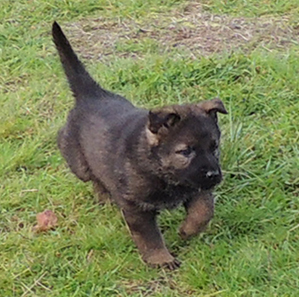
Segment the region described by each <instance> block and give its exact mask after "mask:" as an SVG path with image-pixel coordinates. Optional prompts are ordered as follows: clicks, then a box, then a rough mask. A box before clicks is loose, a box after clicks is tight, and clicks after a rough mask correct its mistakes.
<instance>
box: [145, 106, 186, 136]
mask: <svg viewBox="0 0 299 297" xmlns="http://www.w3.org/2000/svg"><path fill="white" fill-rule="evenodd" d="M180 119H181V117H180V115H179V114H177V113H176V112H175V111H173V110H172V111H170V110H157V111H150V112H149V114H148V129H149V130H150V131H151V132H152V133H154V134H157V133H158V132H159V131H160V129H161V128H163V130H165V129H167V130H168V129H169V128H171V127H173V126H175V125H176V124H177V123H178V122H179V121H180Z"/></svg>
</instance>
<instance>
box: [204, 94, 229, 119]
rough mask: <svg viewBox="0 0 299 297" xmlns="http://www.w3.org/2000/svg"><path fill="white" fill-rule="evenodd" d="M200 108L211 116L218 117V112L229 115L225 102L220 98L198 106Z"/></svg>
mask: <svg viewBox="0 0 299 297" xmlns="http://www.w3.org/2000/svg"><path fill="white" fill-rule="evenodd" d="M198 107H200V109H202V110H204V111H205V112H206V113H207V114H211V115H216V113H217V112H220V113H223V114H228V112H227V110H226V109H225V107H224V104H223V102H222V101H221V100H220V99H219V98H214V99H212V100H208V101H204V102H201V103H199V104H198Z"/></svg>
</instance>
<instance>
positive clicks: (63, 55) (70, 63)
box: [52, 22, 104, 101]
mask: <svg viewBox="0 0 299 297" xmlns="http://www.w3.org/2000/svg"><path fill="white" fill-rule="evenodd" d="M52 36H53V41H54V43H55V45H56V48H57V51H58V53H59V56H60V61H61V63H62V65H63V68H64V71H65V74H66V76H67V79H68V82H69V85H70V88H71V90H72V92H73V93H74V96H75V98H76V100H77V101H80V100H82V99H83V98H86V97H98V96H100V95H101V93H102V92H103V91H104V90H103V89H102V88H101V87H100V86H99V85H98V84H97V83H96V82H95V81H94V79H93V78H92V77H91V76H90V75H89V73H88V72H87V71H86V69H85V67H84V65H83V64H82V62H81V61H80V60H79V58H78V57H77V55H76V54H75V52H74V50H73V49H72V46H71V45H70V43H69V41H68V40H67V38H66V37H65V35H64V33H63V31H62V30H61V28H60V26H59V25H58V24H57V23H56V22H54V23H53V26H52Z"/></svg>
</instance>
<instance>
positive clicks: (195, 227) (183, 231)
mask: <svg viewBox="0 0 299 297" xmlns="http://www.w3.org/2000/svg"><path fill="white" fill-rule="evenodd" d="M207 225H208V221H207V222H203V223H201V224H196V223H193V222H190V221H187V222H184V223H183V224H182V226H181V227H180V229H179V235H180V237H181V238H182V239H183V240H187V239H189V238H191V237H192V236H195V235H197V234H199V233H201V232H203V231H205V229H206V228H207Z"/></svg>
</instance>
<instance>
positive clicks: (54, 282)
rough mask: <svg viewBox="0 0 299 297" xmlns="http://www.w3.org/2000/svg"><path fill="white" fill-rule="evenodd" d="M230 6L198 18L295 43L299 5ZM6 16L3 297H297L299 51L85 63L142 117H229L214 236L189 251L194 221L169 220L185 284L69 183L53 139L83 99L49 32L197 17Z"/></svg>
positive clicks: (0, 188) (70, 5)
mask: <svg viewBox="0 0 299 297" xmlns="http://www.w3.org/2000/svg"><path fill="white" fill-rule="evenodd" d="M248 2H249V3H248ZM225 3H226V4H225ZM227 3H228V2H223V1H203V6H202V9H203V11H204V12H205V11H208V12H210V13H215V14H222V13H226V14H228V15H229V14H231V15H234V16H239V17H247V16H249V17H252V16H259V15H264V16H268V17H269V19H271V18H272V17H278V16H279V15H281V16H285V17H287V18H288V19H289V20H290V22H289V24H290V26H291V27H290V28H291V29H292V30H297V29H298V27H297V24H296V23H295V21H294V20H296V17H297V16H298V7H297V6H296V5H295V4H296V1H295V0H293V1H288V4H286V1H275V2H273V3H272V2H271V5H270V4H269V3H270V2H269V1H253V0H252V1H247V2H246V5H245V4H244V3H245V1H230V2H229V3H230V4H227ZM241 3H243V5H241ZM1 4H2V5H1V6H2V7H1V10H0V18H1V19H2V20H3V22H1V25H0V61H1V62H0V63H1V64H0V67H1V72H0V81H1V83H0V92H1V95H0V97H1V99H0V117H1V125H0V137H1V141H0V152H1V154H0V174H1V182H0V195H1V198H0V296H5V297H6V296H101V297H102V296H161V297H162V296H227V297H231V296H298V295H299V289H298V288H299V278H298V275H299V265H298V262H299V252H298V251H299V207H298V206H299V158H298V157H299V149H298V138H299V128H298V123H299V100H298V93H299V84H298V71H299V46H298V44H297V43H296V42H294V43H293V45H292V46H289V47H281V48H279V47H278V48H276V49H271V50H267V49H266V48H265V47H264V46H263V45H262V43H261V45H260V46H257V47H256V48H255V49H254V50H248V51H246V53H245V52H242V51H240V50H235V51H233V52H226V51H224V52H220V53H215V54H212V55H208V56H199V55H196V56H195V55H190V53H189V52H188V51H187V49H184V48H180V49H178V48H169V47H168V48H167V50H166V49H165V50H163V49H164V45H163V44H159V43H157V42H156V41H153V40H151V39H142V40H140V41H138V40H137V41H135V42H132V43H130V46H128V41H123V46H122V41H121V40H120V41H118V42H117V47H116V48H115V51H114V54H112V55H109V56H107V57H105V59H104V63H102V62H101V60H99V59H98V60H97V59H93V60H85V64H86V65H87V67H88V69H89V70H90V72H91V73H92V74H93V76H94V77H95V78H97V80H99V82H100V83H101V84H102V86H104V87H105V88H107V89H109V90H113V91H115V92H117V93H119V94H121V95H124V96H126V97H127V98H130V99H131V100H132V102H134V103H135V104H137V105H139V106H144V107H147V108H152V107H156V106H161V105H165V104H172V103H182V104H183V103H187V102H198V101H200V100H204V99H209V98H213V97H215V96H219V97H221V98H222V100H223V101H224V103H225V105H226V107H227V109H228V111H229V115H228V116H222V115H221V116H220V124H221V127H222V131H223V139H222V166H223V171H224V177H225V178H224V181H223V183H222V184H221V185H220V186H219V187H218V188H217V190H216V197H217V202H216V211H215V218H214V219H213V221H212V223H211V225H210V227H209V228H208V230H207V231H206V232H205V233H204V234H202V235H200V236H198V237H196V238H194V239H192V240H190V241H188V242H183V241H182V240H181V239H180V238H179V237H178V235H177V228H178V226H179V224H180V222H181V220H182V219H183V217H184V212H183V211H182V210H181V209H179V210H175V211H172V212H168V211H165V212H163V213H162V214H161V216H160V219H159V221H160V226H161V229H162V231H163V233H164V235H165V239H166V242H167V245H168V247H169V248H170V250H171V251H172V252H174V253H175V254H176V255H177V256H178V258H179V259H180V260H181V261H182V266H181V268H180V269H179V270H177V271H174V272H169V271H166V270H163V269H160V270H155V269H151V268H148V267H147V266H145V265H144V264H143V262H142V261H141V260H140V258H139V255H138V253H137V250H136V248H135V246H134V244H133V242H132V241H131V239H130V236H129V233H128V231H127V228H126V226H125V224H124V222H123V219H122V217H121V215H120V212H119V210H118V209H117V208H116V207H115V206H113V205H104V206H99V205H97V203H96V201H95V199H94V198H93V193H92V189H91V186H90V185H88V184H84V183H82V182H80V181H79V180H78V179H76V178H75V177H74V176H73V175H72V174H71V173H70V171H69V169H68V168H67V167H66V164H65V161H64V160H63V159H62V157H61V155H60V153H59V151H58V149H57V146H56V133H57V131H58V129H59V128H60V127H61V126H62V125H63V123H64V122H65V119H66V114H67V112H68V110H69V109H70V108H71V106H72V104H73V99H72V97H71V94H70V91H69V90H68V86H67V83H66V80H65V77H64V74H63V72H62V69H61V66H60V62H59V59H58V56H57V54H56V52H55V49H54V47H53V44H52V41H51V36H50V29H51V24H52V21H53V20H57V21H59V22H60V24H61V25H62V27H63V28H66V30H67V28H68V26H69V24H72V23H74V22H76V21H78V20H81V21H82V20H83V21H84V22H86V24H88V19H89V18H93V19H94V18H103V19H104V20H107V21H108V20H109V21H111V20H112V21H116V22H117V21H119V20H134V21H136V22H146V20H147V18H148V17H149V15H151V14H155V15H156V16H158V17H159V16H160V18H162V17H163V16H165V14H168V15H172V14H177V13H181V14H184V13H185V11H186V6H187V5H191V4H192V3H189V2H184V1H170V0H166V1H158V0H151V1H141V0H138V1H130V0H123V1H122V2H119V1H103V0H101V1H92V0H87V1H81V2H79V1H78V2H77V1H74V2H71V1H54V0H51V1H15V2H12V1H5V0H4V1H2V3H1ZM191 6H192V5H191ZM158 29H159V28H158ZM68 37H69V39H70V41H72V36H68ZM92 46H93V44H89V43H86V44H84V46H83V48H84V47H86V48H91V47H92ZM81 47H82V44H81ZM185 50H186V51H185ZM120 52H121V53H122V54H119V53H120ZM124 52H127V54H128V55H127V56H126V55H123V53H124ZM132 52H134V53H135V57H132V56H130V54H131V53H132ZM83 53H84V51H82V54H83ZM116 120H117V116H116ZM45 209H51V210H52V211H54V212H55V213H56V214H57V216H58V227H57V228H56V229H55V230H52V231H49V232H46V233H40V234H35V233H34V232H33V231H32V227H33V226H34V225H35V223H36V222H35V221H36V218H35V216H36V214H37V213H39V212H41V211H43V210H45Z"/></svg>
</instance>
